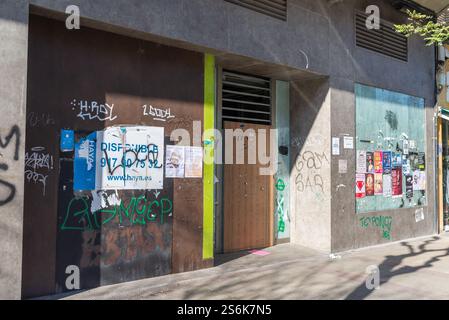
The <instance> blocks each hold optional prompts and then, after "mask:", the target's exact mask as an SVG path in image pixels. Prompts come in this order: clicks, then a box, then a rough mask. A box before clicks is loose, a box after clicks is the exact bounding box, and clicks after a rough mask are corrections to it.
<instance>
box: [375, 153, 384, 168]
mask: <svg viewBox="0 0 449 320" xmlns="http://www.w3.org/2000/svg"><path fill="white" fill-rule="evenodd" d="M382 163H383V157H382V151H375V152H374V172H375V173H382V172H383V169H382Z"/></svg>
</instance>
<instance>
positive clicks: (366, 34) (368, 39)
mask: <svg viewBox="0 0 449 320" xmlns="http://www.w3.org/2000/svg"><path fill="white" fill-rule="evenodd" d="M367 17H368V15H367V14H365V13H362V12H356V15H355V30H356V32H355V34H356V44H357V46H359V47H362V48H365V49H369V50H372V51H376V52H378V53H382V54H384V55H387V56H390V57H393V58H396V59H399V60H402V61H407V59H408V42H407V38H406V37H405V36H403V35H401V34H399V33H397V32H396V31H395V30H394V27H393V24H391V23H388V22H385V21H381V22H380V29H379V30H377V29H368V28H367V27H366V19H367Z"/></svg>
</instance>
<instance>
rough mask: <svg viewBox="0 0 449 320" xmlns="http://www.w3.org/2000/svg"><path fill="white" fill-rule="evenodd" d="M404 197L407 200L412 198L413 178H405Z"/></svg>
mask: <svg viewBox="0 0 449 320" xmlns="http://www.w3.org/2000/svg"><path fill="white" fill-rule="evenodd" d="M405 196H406V197H407V199H411V198H413V176H412V175H406V176H405Z"/></svg>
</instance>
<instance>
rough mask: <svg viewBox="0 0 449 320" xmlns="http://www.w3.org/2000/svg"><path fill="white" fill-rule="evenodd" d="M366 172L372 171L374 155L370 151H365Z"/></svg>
mask: <svg viewBox="0 0 449 320" xmlns="http://www.w3.org/2000/svg"><path fill="white" fill-rule="evenodd" d="M366 172H371V173H374V156H373V153H372V152H367V153H366Z"/></svg>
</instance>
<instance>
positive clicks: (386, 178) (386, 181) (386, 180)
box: [383, 174, 391, 197]
mask: <svg viewBox="0 0 449 320" xmlns="http://www.w3.org/2000/svg"><path fill="white" fill-rule="evenodd" d="M383 193H384V197H391V175H389V174H384V175H383Z"/></svg>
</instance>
